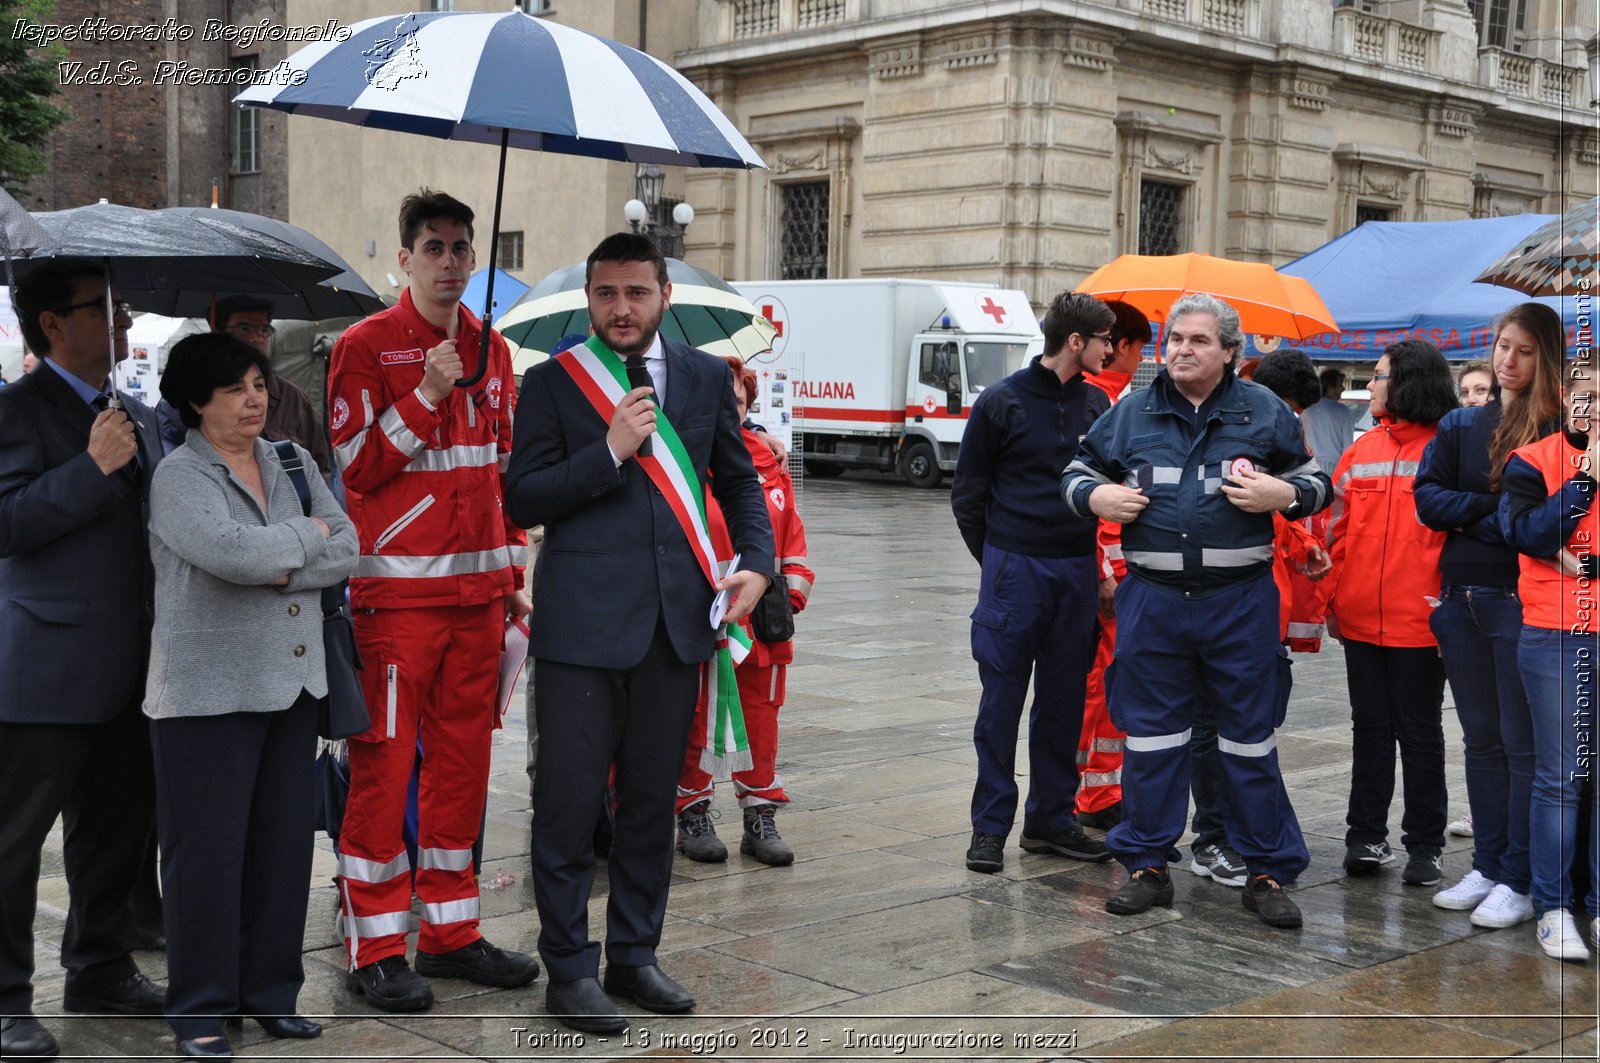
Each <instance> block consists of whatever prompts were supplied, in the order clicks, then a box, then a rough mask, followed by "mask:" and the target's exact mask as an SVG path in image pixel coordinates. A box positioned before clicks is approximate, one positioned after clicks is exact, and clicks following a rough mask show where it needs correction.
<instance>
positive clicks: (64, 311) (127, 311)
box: [56, 295, 133, 317]
mask: <svg viewBox="0 0 1600 1063" xmlns="http://www.w3.org/2000/svg"><path fill="white" fill-rule="evenodd" d="M91 309H92V310H99V311H100V313H101V315H102V316H103V315H104V314H105V312H106V297H105V296H103V295H98V296H96V297H95V298H93V299H85V300H84V301H83V302H81V303H70V304H68V305H67V306H63V307H62V308H61V309H60V310H57V311H56V313H58V314H60V315H61V316H62V317H66V316H67V315H68V314H71V313H75V312H76V311H79V310H91ZM111 311H112V313H113V314H119V315H121V316H122V317H132V316H133V306H132V304H130V303H127V302H116V303H112V304H111Z"/></svg>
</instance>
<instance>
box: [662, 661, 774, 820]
mask: <svg viewBox="0 0 1600 1063" xmlns="http://www.w3.org/2000/svg"><path fill="white" fill-rule="evenodd" d="M755 658H756V654H754V653H752V654H751V655H750V657H748V658H746V659H745V662H744V663H743V664H741V665H740V666H739V667H738V668H737V669H736V670H735V671H734V676H735V678H737V679H738V681H739V706H740V708H742V709H743V710H744V732H745V737H746V738H747V739H749V741H750V761H751V766H750V770H749V771H736V772H734V773H733V792H734V794H735V795H736V796H737V797H738V798H739V807H740V808H755V807H757V806H759V805H786V804H788V803H789V795H788V794H786V793H784V792H783V777H782V776H780V775H779V774H778V710H779V709H780V708H782V706H783V698H784V686H785V683H786V682H787V679H788V671H789V666H788V665H786V664H765V665H763V664H757V663H755ZM705 744H706V699H705V698H703V697H702V698H701V699H700V702H699V704H698V705H696V706H695V713H694V723H693V724H692V725H690V728H689V746H688V748H687V749H686V750H685V751H684V755H683V770H682V771H681V772H680V773H679V774H678V811H679V812H682V811H683V810H684V809H686V808H688V807H689V806H690V805H693V804H697V803H699V802H701V801H706V800H709V799H710V797H711V793H712V778H711V773H710V772H708V771H706V770H704V769H703V768H701V767H700V752H701V750H703V749H704V748H705Z"/></svg>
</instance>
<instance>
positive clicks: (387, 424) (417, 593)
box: [328, 291, 527, 609]
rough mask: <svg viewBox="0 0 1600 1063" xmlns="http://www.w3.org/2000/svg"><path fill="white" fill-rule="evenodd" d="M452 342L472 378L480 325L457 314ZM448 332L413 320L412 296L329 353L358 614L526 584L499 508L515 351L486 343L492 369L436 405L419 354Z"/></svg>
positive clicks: (476, 600)
mask: <svg viewBox="0 0 1600 1063" xmlns="http://www.w3.org/2000/svg"><path fill="white" fill-rule="evenodd" d="M458 312H459V314H460V315H461V316H460V324H459V329H458V331H457V334H456V344H457V349H458V350H459V351H460V352H461V361H462V363H463V364H464V365H465V367H466V372H467V374H468V375H469V376H470V375H471V374H472V372H473V371H474V370H475V369H476V367H477V364H478V345H479V339H480V336H481V331H480V330H481V327H482V326H481V325H480V323H479V321H478V319H477V318H476V317H475V316H473V314H472V312H471V311H469V310H467V309H466V307H461V308H459V311H458ZM444 339H445V334H444V331H443V330H442V329H439V328H437V327H435V326H434V325H432V324H430V323H429V322H428V321H426V320H425V319H424V318H423V317H422V316H421V315H420V314H418V313H417V311H416V309H415V308H414V307H413V305H412V302H411V293H410V291H407V292H405V293H404V294H402V295H401V297H400V302H399V303H398V304H396V305H395V306H392V307H390V308H389V309H388V310H385V311H383V312H382V313H378V314H374V315H373V316H372V317H369V318H367V319H366V320H365V321H362V322H360V323H359V324H357V325H354V326H352V327H351V328H350V329H349V331H347V332H346V333H345V334H344V336H343V337H342V338H341V339H340V340H339V342H338V344H336V345H335V346H334V348H333V358H332V362H331V365H330V367H329V374H328V390H329V394H330V396H331V405H330V407H329V412H328V419H329V426H330V427H331V429H332V433H333V447H334V454H335V457H336V459H337V460H338V462H339V467H340V469H341V470H342V472H343V475H344V485H345V490H346V493H347V495H348V498H349V510H350V519H351V520H352V521H354V522H355V526H356V531H357V532H358V533H359V534H360V537H361V560H360V562H359V564H358V566H357V568H356V574H355V576H354V577H352V578H351V580H350V597H351V602H352V604H353V605H355V606H357V607H367V608H378V609H398V608H419V607H424V606H446V605H447V606H461V605H481V604H483V603H485V602H489V601H492V600H493V599H495V598H501V597H504V596H506V595H508V594H510V593H511V592H512V591H514V590H515V589H517V588H518V587H519V586H521V583H522V566H523V563H524V561H523V555H524V550H525V544H526V542H527V538H526V535H525V534H524V533H523V531H522V529H520V528H518V527H517V526H516V525H514V524H513V523H511V520H510V518H509V517H507V515H506V513H505V506H504V504H503V497H504V493H503V484H502V477H503V475H504V473H505V468H506V463H507V461H508V459H509V457H510V454H511V411H512V407H513V406H514V405H515V403H516V387H515V382H514V381H513V380H512V379H511V354H510V351H509V349H508V348H507V347H506V342H505V340H503V339H501V338H500V335H499V333H494V334H493V335H492V336H491V339H490V348H489V371H488V372H487V373H485V374H484V375H483V379H482V380H480V381H479V382H478V383H477V384H476V385H475V386H473V387H472V388H470V389H462V388H455V389H453V390H452V391H451V393H450V395H449V397H448V398H446V399H445V400H444V401H443V402H442V403H440V404H439V405H438V407H437V408H430V407H429V405H428V404H427V403H426V402H425V401H423V399H422V395H421V393H420V392H419V391H418V385H420V384H421V383H422V375H423V368H424V358H425V355H426V353H427V351H428V350H430V349H431V348H433V347H435V346H437V345H438V344H439V343H441V342H443V341H444Z"/></svg>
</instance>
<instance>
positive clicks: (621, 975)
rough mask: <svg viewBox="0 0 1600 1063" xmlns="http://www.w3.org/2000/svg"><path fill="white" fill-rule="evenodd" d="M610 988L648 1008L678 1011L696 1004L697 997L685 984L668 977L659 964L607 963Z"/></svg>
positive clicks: (614, 994) (606, 986) (669, 1011)
mask: <svg viewBox="0 0 1600 1063" xmlns="http://www.w3.org/2000/svg"><path fill="white" fill-rule="evenodd" d="M605 988H606V992H607V993H610V994H611V995H612V996H617V997H622V998H623V999H625V1000H631V1001H633V1002H634V1003H635V1004H637V1005H639V1006H640V1007H641V1008H643V1009H644V1010H646V1011H654V1012H658V1013H660V1014H662V1015H677V1014H678V1013H679V1012H684V1011H688V1010H689V1009H690V1008H692V1007H694V997H692V996H690V995H689V991H688V990H687V989H685V988H683V986H681V985H679V984H678V983H677V982H674V981H673V980H672V979H670V978H668V977H667V976H666V974H665V973H664V972H663V971H662V970H661V968H659V967H657V966H656V965H655V964H653V963H652V964H647V965H646V966H644V967H624V966H623V965H622V964H620V963H608V964H606V981H605Z"/></svg>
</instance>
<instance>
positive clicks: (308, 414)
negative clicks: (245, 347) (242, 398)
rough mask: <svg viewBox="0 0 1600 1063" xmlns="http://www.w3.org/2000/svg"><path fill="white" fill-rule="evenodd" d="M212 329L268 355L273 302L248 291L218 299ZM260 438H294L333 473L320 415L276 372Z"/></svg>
mask: <svg viewBox="0 0 1600 1063" xmlns="http://www.w3.org/2000/svg"><path fill="white" fill-rule="evenodd" d="M211 331H213V332H227V333H230V334H232V335H234V336H237V337H238V338H239V339H241V340H244V341H245V342H246V343H248V344H249V345H250V346H252V347H254V348H255V349H256V350H258V351H260V352H261V353H262V354H264V355H266V356H267V357H268V358H269V359H270V358H271V357H272V337H273V335H274V334H275V333H276V332H277V330H276V329H274V328H273V327H272V304H271V303H269V302H267V301H266V300H264V299H258V298H255V297H254V296H249V295H230V296H228V297H227V298H226V299H219V300H217V308H216V310H215V311H214V312H213V314H212V316H211ZM261 438H263V439H265V440H267V441H268V442H274V443H275V442H277V441H278V440H280V439H292V440H294V441H295V442H296V443H298V444H300V445H301V446H302V447H305V448H306V449H307V450H309V451H310V452H311V456H312V457H313V458H315V459H316V461H317V468H319V469H321V470H322V476H323V478H324V479H327V478H328V477H329V476H331V475H332V471H333V464H332V461H331V459H330V457H329V455H328V437H327V434H326V433H325V432H324V431H323V429H322V418H320V417H318V416H317V411H316V409H315V407H313V406H312V405H311V399H310V398H309V397H308V396H307V395H306V393H305V391H304V390H302V389H301V387H300V386H299V385H298V384H295V383H293V382H291V381H288V380H285V379H284V378H283V377H282V376H280V375H279V374H277V373H273V374H272V375H271V376H269V377H268V378H267V423H266V426H265V427H264V428H263V429H262V432H261Z"/></svg>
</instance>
